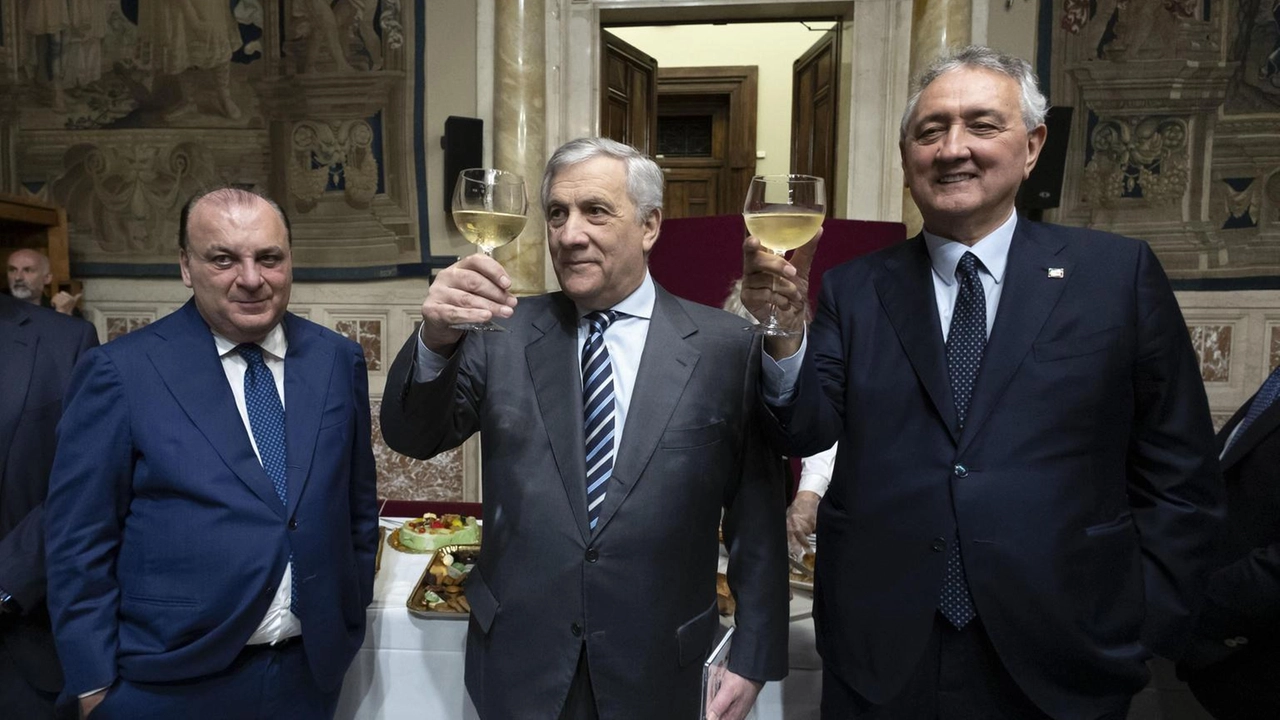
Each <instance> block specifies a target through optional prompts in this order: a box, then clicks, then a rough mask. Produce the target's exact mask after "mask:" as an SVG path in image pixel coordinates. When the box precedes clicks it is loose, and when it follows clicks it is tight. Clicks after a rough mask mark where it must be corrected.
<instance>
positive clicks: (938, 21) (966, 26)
mask: <svg viewBox="0 0 1280 720" xmlns="http://www.w3.org/2000/svg"><path fill="white" fill-rule="evenodd" d="M979 1H980V2H986V0H979ZM972 23H973V0H913V3H912V7H911V80H912V81H913V82H914V81H915V78H916V76H917V75H919V74H920V72H921V71H923V70H924V69H925V68H926V67H928V65H929V63H930V62H932V61H933V59H934V58H936V57H938V56H939V55H941V54H942V53H944V52H946V51H947V50H951V49H957V48H961V47H964V46H965V45H968V44H969V43H970V35H971V32H972V30H971V28H972ZM902 222H904V223H906V225H907V237H911V236H913V235H915V234H916V233H918V232H920V227H921V225H922V224H923V223H922V221H921V219H920V210H919V209H918V208H917V207H916V204H915V201H913V200H912V199H911V192H910V191H909V190H905V189H904V190H903V193H902Z"/></svg>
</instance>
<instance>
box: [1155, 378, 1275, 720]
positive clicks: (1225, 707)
mask: <svg viewBox="0 0 1280 720" xmlns="http://www.w3.org/2000/svg"><path fill="white" fill-rule="evenodd" d="M1277 396H1280V368H1278V369H1276V370H1272V371H1271V375H1270V376H1269V377H1268V378H1267V380H1266V381H1265V382H1264V383H1263V384H1262V387H1261V388H1259V389H1258V391H1257V392H1256V393H1255V394H1254V396H1253V397H1252V398H1250V399H1249V401H1248V402H1246V403H1245V404H1244V405H1242V406H1241V407H1240V409H1239V410H1237V411H1236V414H1235V415H1234V416H1232V418H1231V419H1230V420H1228V421H1227V424H1226V425H1224V426H1223V427H1222V430H1221V432H1219V433H1218V449H1219V453H1220V462H1221V464H1222V479H1223V484H1224V486H1225V487H1226V492H1227V532H1226V538H1225V542H1224V543H1223V555H1222V557H1221V558H1220V559H1219V561H1218V563H1217V567H1216V569H1215V570H1214V571H1213V573H1212V574H1210V575H1209V586H1208V589H1207V591H1206V595H1207V601H1206V602H1205V606H1204V609H1203V610H1202V612H1201V614H1200V622H1199V625H1198V626H1197V628H1196V632H1195V635H1194V636H1193V640H1192V644H1191V649H1190V650H1189V651H1188V653H1187V656H1186V658H1184V660H1183V663H1182V664H1181V666H1180V667H1179V673H1180V674H1181V676H1182V677H1183V678H1184V679H1186V681H1187V684H1188V685H1189V686H1190V688H1191V692H1192V693H1193V694H1194V695H1195V696H1196V699H1197V700H1199V701H1200V704H1201V705H1204V706H1205V708H1207V709H1208V710H1209V711H1210V712H1211V713H1213V716H1214V717H1215V718H1218V720H1274V718H1280V403H1277V402H1276V398H1277Z"/></svg>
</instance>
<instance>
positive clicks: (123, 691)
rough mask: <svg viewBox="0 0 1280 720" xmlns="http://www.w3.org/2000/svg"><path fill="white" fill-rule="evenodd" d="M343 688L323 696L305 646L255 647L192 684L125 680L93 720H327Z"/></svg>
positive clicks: (103, 704) (120, 681) (94, 713)
mask: <svg viewBox="0 0 1280 720" xmlns="http://www.w3.org/2000/svg"><path fill="white" fill-rule="evenodd" d="M338 692H339V691H338V690H334V691H333V692H328V693H326V692H323V691H321V690H320V688H319V687H318V686H317V685H316V682H315V677H314V676H313V675H312V673H311V668H310V666H309V665H308V664H307V657H306V653H305V651H304V650H303V649H302V643H301V642H297V641H294V642H291V643H289V644H287V645H284V646H283V647H280V648H279V649H276V648H271V647H269V646H265V645H253V646H250V647H249V648H246V649H245V651H244V652H242V653H240V655H239V656H237V657H236V659H235V661H234V662H232V663H231V666H230V667H228V668H227V669H226V670H224V671H222V672H220V673H216V674H213V675H208V676H205V677H201V678H196V679H194V680H191V681H187V682H174V683H140V682H130V681H128V680H124V679H123V678H121V679H119V680H117V681H116V684H115V685H113V686H111V689H110V690H109V691H107V697H106V699H104V700H103V701H102V704H101V705H99V706H98V707H97V709H96V710H94V711H93V712H92V713H91V714H90V715H89V718H90V720H174V719H175V718H182V720H327V719H331V718H332V717H333V715H334V712H335V711H336V710H337V707H338Z"/></svg>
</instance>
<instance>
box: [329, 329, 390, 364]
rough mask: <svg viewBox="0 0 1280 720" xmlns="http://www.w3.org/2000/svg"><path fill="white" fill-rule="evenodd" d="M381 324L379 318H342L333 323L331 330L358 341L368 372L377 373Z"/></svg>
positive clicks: (379, 362) (379, 359) (380, 357)
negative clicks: (362, 349)
mask: <svg viewBox="0 0 1280 720" xmlns="http://www.w3.org/2000/svg"><path fill="white" fill-rule="evenodd" d="M382 326H383V322H382V320H380V319H368V320H359V319H343V320H336V321H335V322H334V323H333V330H334V332H336V333H338V334H339V335H346V336H347V337H348V338H351V339H352V340H354V341H355V342H357V343H359V344H360V347H362V348H364V361H365V363H367V364H368V366H369V372H371V373H377V372H382Z"/></svg>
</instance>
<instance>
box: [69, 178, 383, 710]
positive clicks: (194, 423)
mask: <svg viewBox="0 0 1280 720" xmlns="http://www.w3.org/2000/svg"><path fill="white" fill-rule="evenodd" d="M181 232H182V235H181V239H180V241H179V246H180V248H181V249H180V254H179V262H180V266H181V269H182V279H183V281H184V282H185V283H186V285H187V286H188V287H190V288H192V290H193V291H194V298H193V299H192V300H191V301H189V302H188V303H187V304H186V305H184V306H183V307H181V308H180V309H178V310H177V311H176V312H174V313H173V314H172V315H170V316H168V317H166V318H163V319H161V320H159V321H157V322H154V323H152V324H151V325H148V326H147V327H146V328H143V329H141V330H137V331H134V332H132V333H130V334H128V335H125V336H124V337H121V338H120V339H118V340H116V341H114V342H111V343H110V344H108V345H105V346H103V347H102V348H100V349H98V350H94V351H92V352H90V353H88V354H87V355H86V356H85V359H84V361H83V362H81V364H80V366H79V367H78V368H77V370H76V373H75V376H74V378H73V380H72V383H71V388H70V390H69V391H68V400H67V405H66V413H65V415H64V417H63V420H62V424H61V425H60V426H59V433H60V436H66V437H69V438H70V439H71V442H64V443H62V444H60V445H59V448H58V454H57V457H56V459H55V461H54V467H53V475H52V477H51V478H50V487H49V499H48V501H47V503H46V513H47V516H48V517H50V518H56V521H53V520H51V521H50V523H49V524H48V529H47V540H48V564H49V610H50V615H51V616H52V618H53V628H54V635H55V637H56V639H57V643H58V652H59V655H60V656H61V657H62V662H63V668H64V670H65V671H66V676H67V682H66V689H65V690H64V694H65V695H67V696H69V698H71V699H74V698H77V697H78V698H80V704H81V706H82V709H83V711H84V712H85V714H88V713H90V712H91V713H92V717H94V718H95V719H101V720H110V719H111V718H128V719H129V720H136V719H139V718H177V717H182V718H210V719H213V718H245V717H270V718H273V719H274V720H280V719H282V718H298V719H299V720H304V719H306V720H310V719H312V718H325V717H332V715H333V712H334V708H335V706H336V704H337V695H338V691H339V688H340V687H341V684H342V676H343V675H344V674H345V672H346V670H347V666H348V665H349V664H350V662H351V659H352V657H353V656H354V654H355V652H356V649H357V648H359V646H360V643H361V641H362V640H363V636H364V628H365V618H364V611H365V607H366V606H367V605H368V603H369V602H370V601H371V600H372V596H373V559H374V553H375V551H376V549H377V500H376V488H375V478H374V462H373V452H372V449H371V437H370V432H371V431H370V416H369V404H368V403H369V399H368V389H367V382H368V380H367V377H366V370H365V362H364V353H363V352H362V350H361V349H360V347H359V346H358V345H356V344H355V343H353V342H351V341H350V340H347V339H346V338H343V337H341V336H339V335H337V334H336V333H333V332H331V331H329V330H326V329H325V328H323V327H321V326H319V325H316V324H314V323H311V322H308V321H307V320H304V319H302V318H300V317H298V316H296V315H293V314H290V313H288V312H287V307H288V304H289V293H290V288H291V285H292V276H293V272H292V261H291V257H292V256H291V248H290V238H289V229H288V222H287V220H286V218H285V216H284V213H283V212H281V211H280V209H279V207H277V206H276V205H275V204H274V203H272V202H271V201H269V200H267V199H266V198H264V197H262V196H259V195H256V194H253V193H250V192H247V191H243V190H237V189H229V188H224V189H219V190H214V191H212V192H209V193H206V194H204V195H201V196H198V197H197V198H195V199H193V200H192V201H191V203H189V204H188V206H187V208H186V209H184V211H183V215H182V222H181ZM64 439H65V438H64ZM99 703H100V704H99Z"/></svg>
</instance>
